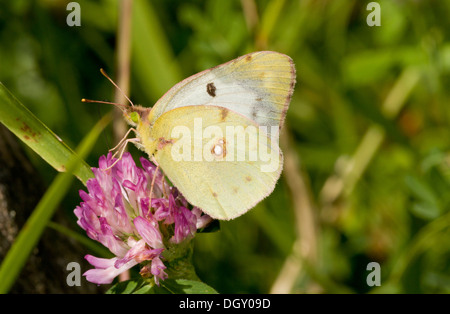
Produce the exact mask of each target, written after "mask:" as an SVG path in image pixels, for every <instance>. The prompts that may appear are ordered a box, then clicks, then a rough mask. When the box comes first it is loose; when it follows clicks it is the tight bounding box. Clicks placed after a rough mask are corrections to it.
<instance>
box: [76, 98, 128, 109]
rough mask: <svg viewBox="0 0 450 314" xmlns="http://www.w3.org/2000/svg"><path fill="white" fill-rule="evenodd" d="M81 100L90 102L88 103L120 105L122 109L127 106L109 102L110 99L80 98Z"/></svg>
mask: <svg viewBox="0 0 450 314" xmlns="http://www.w3.org/2000/svg"><path fill="white" fill-rule="evenodd" d="M81 102H90V103H98V104H107V105H114V106H118V107H121V108H122V109H127V106H125V105H122V104H119V103H116V102H110V101H102V100H92V99H86V98H82V99H81Z"/></svg>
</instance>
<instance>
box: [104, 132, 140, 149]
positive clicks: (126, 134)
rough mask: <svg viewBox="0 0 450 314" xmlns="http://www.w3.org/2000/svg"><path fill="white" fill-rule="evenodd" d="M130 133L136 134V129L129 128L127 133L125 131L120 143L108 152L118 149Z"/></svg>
mask: <svg viewBox="0 0 450 314" xmlns="http://www.w3.org/2000/svg"><path fill="white" fill-rule="evenodd" d="M131 131H133V132H134V134H136V129H134V128H129V129H128V131H127V133H125V135H124V137H123V138H122V139H121V140H120V142H119V143H118V144H117V145H116V146H114V147H113V148H111V149H110V150H109V151H110V152H112V151H114V150H116V149H118V148H119V147H120V146H121V145H122V144H123V142H124V141H125V140H126V138H127V136H128V135H129V134H130V132H131Z"/></svg>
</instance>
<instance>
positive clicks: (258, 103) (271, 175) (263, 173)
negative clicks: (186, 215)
mask: <svg viewBox="0 0 450 314" xmlns="http://www.w3.org/2000/svg"><path fill="white" fill-rule="evenodd" d="M295 82H296V73H295V66H294V63H293V61H292V59H291V58H290V57H289V56H287V55H284V54H281V53H278V52H273V51H259V52H253V53H250V54H247V55H244V56H241V57H239V58H237V59H234V60H232V61H229V62H227V63H224V64H222V65H219V66H216V67H214V68H211V69H208V70H205V71H203V72H200V73H198V74H195V75H193V76H191V77H189V78H187V79H185V80H183V81H181V82H179V83H178V84H176V85H175V86H173V87H172V88H171V89H170V90H169V91H168V92H167V93H166V94H165V95H163V96H162V97H161V99H159V100H158V101H157V102H156V104H155V105H154V106H153V107H152V108H146V107H141V106H135V105H133V103H132V102H131V101H130V104H131V105H130V106H123V107H121V109H122V111H123V113H124V117H125V119H126V121H127V122H128V123H129V124H130V125H131V127H132V128H131V129H130V131H133V132H135V133H136V138H131V139H127V140H126V141H123V143H121V144H126V143H128V142H132V143H134V144H135V145H136V146H137V147H138V148H139V149H141V150H143V151H145V152H146V153H147V154H148V155H149V157H150V159H151V160H152V161H153V162H154V163H155V164H156V165H157V166H158V167H160V168H161V169H162V171H163V172H164V174H165V175H166V176H167V178H168V179H169V180H170V182H171V183H172V184H173V185H174V186H175V187H176V188H177V189H178V190H179V191H180V192H181V194H182V195H183V196H184V197H185V198H186V200H187V201H188V202H189V203H191V204H192V205H194V206H197V207H199V208H200V209H201V210H202V211H203V212H205V213H206V214H208V215H209V216H211V217H212V218H215V219H221V220H230V219H234V218H236V217H238V216H240V215H242V214H244V213H246V212H247V211H248V210H250V209H251V208H253V207H254V206H255V205H256V204H257V203H259V202H260V201H261V200H262V199H264V198H265V197H267V196H268V195H269V194H271V193H272V191H273V190H274V188H275V185H276V182H277V181H278V179H279V177H280V174H281V170H282V165H283V155H282V152H281V150H280V148H279V145H278V136H279V131H280V129H281V127H282V126H283V122H284V119H285V116H286V112H287V110H288V107H289V103H290V101H291V98H292V94H293V91H294V86H295ZM127 135H128V133H127Z"/></svg>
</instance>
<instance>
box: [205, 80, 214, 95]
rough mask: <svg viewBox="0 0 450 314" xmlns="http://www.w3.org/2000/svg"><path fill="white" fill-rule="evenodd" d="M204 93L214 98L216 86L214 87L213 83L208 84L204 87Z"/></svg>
mask: <svg viewBox="0 0 450 314" xmlns="http://www.w3.org/2000/svg"><path fill="white" fill-rule="evenodd" d="M206 91H207V92H208V94H209V96H211V97H216V86H214V83H208V84H207V85H206Z"/></svg>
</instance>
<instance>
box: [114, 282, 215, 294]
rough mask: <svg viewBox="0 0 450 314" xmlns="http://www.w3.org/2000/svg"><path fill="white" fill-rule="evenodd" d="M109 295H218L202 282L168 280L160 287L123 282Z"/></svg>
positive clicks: (143, 283) (146, 283)
mask: <svg viewBox="0 0 450 314" xmlns="http://www.w3.org/2000/svg"><path fill="white" fill-rule="evenodd" d="M107 293H108V294H216V293H217V291H216V290H214V289H213V288H211V287H209V286H208V285H207V284H205V283H203V282H201V281H195V280H187V279H175V280H174V279H166V280H164V281H163V282H161V283H160V285H159V286H157V285H155V283H154V282H153V279H152V281H149V280H145V279H142V278H141V279H138V280H127V281H122V282H119V283H117V284H115V285H114V286H112V287H111V288H110V289H109V290H108V291H107Z"/></svg>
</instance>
